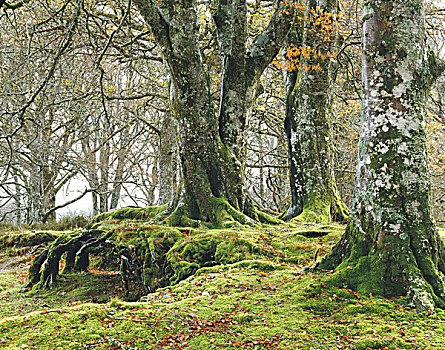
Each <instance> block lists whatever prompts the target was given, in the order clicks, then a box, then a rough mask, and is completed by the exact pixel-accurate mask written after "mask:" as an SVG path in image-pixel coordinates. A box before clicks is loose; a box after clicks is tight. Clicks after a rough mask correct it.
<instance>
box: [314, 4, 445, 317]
mask: <svg viewBox="0 0 445 350" xmlns="http://www.w3.org/2000/svg"><path fill="white" fill-rule="evenodd" d="M363 11H364V13H363V14H364V30H363V83H364V102H363V103H364V116H363V121H362V126H361V133H360V143H359V161H358V167H357V184H356V189H355V202H354V205H353V215H352V220H351V222H350V224H349V226H348V228H347V230H346V233H345V234H344V236H343V237H342V239H341V240H340V242H339V243H338V244H337V245H336V247H335V248H334V250H333V253H332V254H331V255H330V256H329V257H328V258H327V259H326V260H325V261H324V262H322V266H324V267H334V266H336V265H338V264H339V263H342V264H341V266H340V268H339V269H340V270H341V269H342V267H343V268H345V267H346V266H353V269H345V270H344V271H343V273H341V274H339V275H338V277H337V278H339V279H341V280H342V282H341V283H343V284H347V285H349V286H350V287H352V288H356V289H357V290H358V291H360V292H366V293H369V292H372V293H373V294H379V295H385V296H400V295H408V296H410V297H411V298H412V299H413V303H414V305H415V306H416V307H417V309H418V310H424V309H431V308H432V307H433V305H434V304H436V305H438V306H440V307H445V284H444V281H443V273H444V272H445V260H444V257H445V255H444V254H445V248H444V245H443V242H442V240H441V239H440V237H439V235H438V233H437V230H436V228H435V224H434V221H433V219H432V216H431V207H430V180H429V177H428V169H427V155H426V133H425V117H424V116H425V105H426V95H427V92H428V91H429V89H430V86H431V84H432V82H433V81H434V79H435V78H436V77H437V76H438V75H439V74H440V73H441V72H442V71H443V70H444V69H445V65H444V64H443V62H440V61H437V60H436V58H435V57H434V55H433V54H432V53H431V52H430V51H429V50H428V47H427V45H426V36H425V27H424V7H423V1H422V0H392V1H387V0H386V1H382V0H373V1H368V2H367V3H366V6H365V7H364V8H363Z"/></svg>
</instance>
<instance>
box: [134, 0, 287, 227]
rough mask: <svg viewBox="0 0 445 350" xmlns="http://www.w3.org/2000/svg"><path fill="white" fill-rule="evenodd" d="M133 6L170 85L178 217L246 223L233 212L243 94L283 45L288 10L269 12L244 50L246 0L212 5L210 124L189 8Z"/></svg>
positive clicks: (186, 4)
mask: <svg viewBox="0 0 445 350" xmlns="http://www.w3.org/2000/svg"><path fill="white" fill-rule="evenodd" d="M135 4H136V6H137V7H138V9H139V11H140V13H141V15H142V16H143V17H144V19H145V21H146V22H147V24H149V25H150V27H151V29H152V30H153V33H154V36H155V39H156V41H157V43H158V44H159V45H160V46H161V47H162V48H163V54H164V58H165V61H166V63H167V65H168V70H169V73H170V76H171V80H172V89H171V90H172V93H171V101H172V114H173V116H174V117H175V118H176V120H177V122H178V131H179V135H178V139H179V143H180V146H179V148H180V150H179V153H180V158H181V163H182V170H183V175H184V184H185V195H184V201H183V206H182V207H181V211H182V212H183V213H184V215H185V216H187V217H189V218H191V219H195V220H200V221H208V222H212V223H214V224H217V225H220V224H221V223H222V222H224V221H230V220H231V219H232V220H233V217H234V216H236V217H237V219H236V220H241V221H242V222H246V220H248V219H247V218H246V217H245V216H244V215H243V214H241V213H240V210H243V209H244V208H243V206H244V205H243V201H244V198H243V197H244V191H243V183H242V182H243V181H242V179H243V166H242V162H241V160H240V158H239V154H240V152H241V151H240V148H239V147H238V145H239V144H241V145H242V141H240V140H242V139H243V133H244V129H245V125H246V122H245V121H246V107H245V103H246V101H247V99H248V95H249V91H253V90H255V89H254V88H253V87H254V85H255V84H254V83H253V82H257V81H259V77H260V76H261V73H262V72H263V71H264V69H265V68H266V66H267V65H268V64H269V63H270V62H271V61H272V59H273V58H274V57H275V55H276V54H277V53H278V50H279V49H280V47H281V46H282V44H283V42H284V39H285V37H286V34H287V31H288V30H289V28H290V26H291V23H292V18H293V15H292V10H289V11H288V12H286V13H283V12H282V11H281V10H279V9H276V12H275V14H274V16H273V17H272V20H271V22H270V24H269V25H268V27H267V28H266V29H265V31H264V33H263V34H262V35H260V36H259V37H258V38H257V39H256V40H254V43H253V44H252V46H251V47H250V49H249V50H246V43H247V35H246V28H245V21H246V20H245V17H246V13H245V6H246V4H245V0H234V1H232V2H230V3H229V2H227V1H226V0H220V1H218V4H217V8H218V10H217V12H218V14H217V16H216V17H217V18H218V20H216V23H217V26H218V31H219V36H220V38H221V35H222V36H223V37H224V38H223V40H222V43H221V52H222V57H223V60H224V62H223V74H222V80H223V83H222V96H221V108H220V109H221V110H220V113H219V117H217V116H216V115H215V113H214V107H213V103H212V98H211V93H210V86H209V79H208V77H207V72H206V71H205V69H204V65H203V63H202V61H201V53H200V48H199V43H198V39H197V36H198V33H199V24H198V21H197V14H196V11H195V5H196V4H195V2H194V1H193V0H183V1H176V2H173V3H171V4H169V6H168V7H167V8H163V9H162V10H161V9H160V8H159V7H157V5H156V3H155V2H154V1H152V0H136V1H135ZM238 10H239V11H240V13H238V12H237V11H238ZM220 15H221V16H222V17H221V16H220ZM221 18H222V21H219V19H221ZM238 35H239V36H238ZM238 76H240V77H238ZM247 76H248V78H247ZM178 209H179V208H178ZM229 212H230V214H229ZM249 214H250V213H249ZM230 218H231V219H230ZM173 223H174V224H179V222H173ZM182 224H187V223H184V222H182Z"/></svg>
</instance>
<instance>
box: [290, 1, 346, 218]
mask: <svg viewBox="0 0 445 350" xmlns="http://www.w3.org/2000/svg"><path fill="white" fill-rule="evenodd" d="M337 6H338V2H337V1H336V0H328V1H313V0H310V1H307V2H306V3H305V4H304V6H303V7H302V9H301V10H302V11H303V13H302V14H301V15H300V16H299V17H300V18H301V19H300V21H298V22H299V23H298V26H297V25H296V26H294V28H293V30H292V31H291V32H290V34H289V36H288V39H287V44H288V45H287V52H286V54H285V59H286V61H285V63H286V64H285V67H284V69H285V85H286V119H285V124H284V125H285V130H286V135H287V141H288V158H289V182H290V189H291V203H290V206H289V209H288V210H287V213H286V214H285V218H286V219H292V218H294V217H298V218H299V219H301V220H302V221H316V222H329V221H331V220H332V219H335V220H339V221H343V220H346V219H347V217H348V208H347V207H346V205H345V204H344V203H343V201H342V200H341V199H340V196H339V194H338V191H337V187H336V183H335V176H334V167H333V151H332V148H333V139H332V138H333V132H332V121H331V115H330V113H331V100H332V93H331V91H332V88H333V82H334V80H335V73H334V67H333V56H334V54H333V53H334V52H335V50H336V48H335V45H336V36H337V28H336V26H337V23H336V10H337Z"/></svg>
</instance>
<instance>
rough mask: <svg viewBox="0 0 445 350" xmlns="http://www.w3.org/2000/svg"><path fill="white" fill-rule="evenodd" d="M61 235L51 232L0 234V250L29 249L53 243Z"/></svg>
mask: <svg viewBox="0 0 445 350" xmlns="http://www.w3.org/2000/svg"><path fill="white" fill-rule="evenodd" d="M60 234H61V233H60V232H53V231H37V232H35V231H25V232H11V233H6V232H5V233H0V248H7V247H30V246H35V245H39V244H42V243H49V242H52V241H54V240H55V239H56V238H57V237H58V236H59V235H60Z"/></svg>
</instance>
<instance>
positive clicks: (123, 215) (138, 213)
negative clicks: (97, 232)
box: [90, 205, 167, 224]
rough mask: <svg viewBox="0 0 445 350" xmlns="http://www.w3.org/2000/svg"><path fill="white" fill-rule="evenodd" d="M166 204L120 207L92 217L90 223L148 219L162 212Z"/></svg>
mask: <svg viewBox="0 0 445 350" xmlns="http://www.w3.org/2000/svg"><path fill="white" fill-rule="evenodd" d="M166 208H167V205H160V206H152V207H146V208H122V209H117V210H114V211H112V212H109V213H102V214H99V215H96V216H95V217H93V218H92V219H91V221H90V224H96V223H99V222H101V221H109V220H146V221H148V220H150V219H152V218H154V217H155V216H157V215H158V214H160V213H162V212H163V211H164V210H165V209H166Z"/></svg>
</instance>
